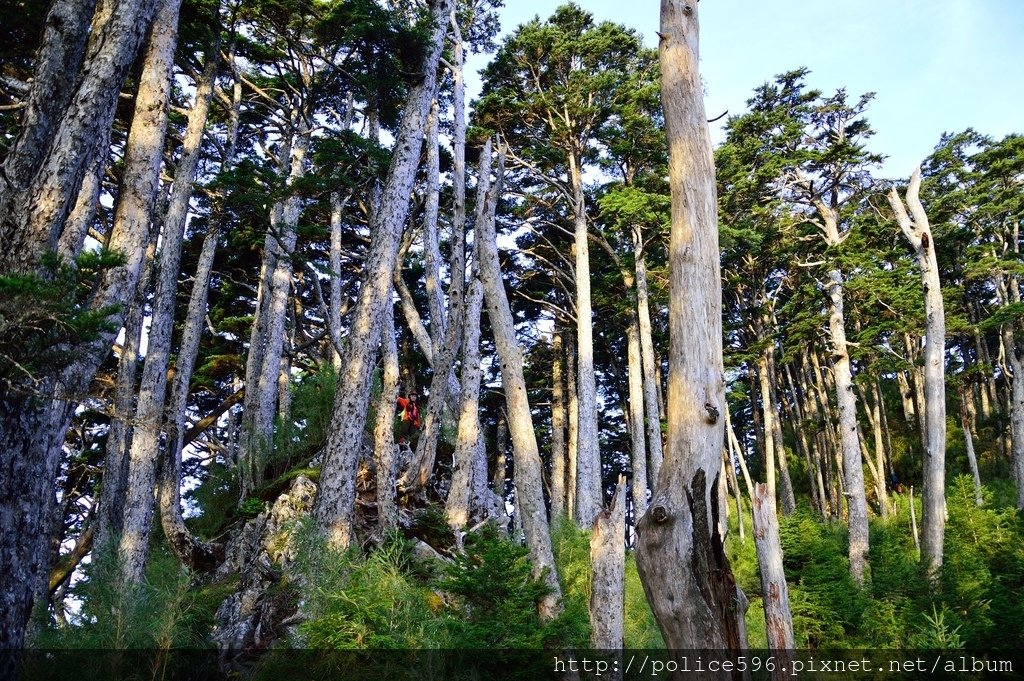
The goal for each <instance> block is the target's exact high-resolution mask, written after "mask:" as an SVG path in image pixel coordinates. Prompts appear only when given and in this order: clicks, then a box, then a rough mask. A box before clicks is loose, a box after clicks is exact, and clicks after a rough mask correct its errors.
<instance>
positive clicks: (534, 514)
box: [476, 141, 562, 621]
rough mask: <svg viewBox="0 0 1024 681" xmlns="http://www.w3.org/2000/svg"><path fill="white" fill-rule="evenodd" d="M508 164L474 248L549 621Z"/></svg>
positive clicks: (547, 548) (521, 505) (522, 513)
mask: <svg viewBox="0 0 1024 681" xmlns="http://www.w3.org/2000/svg"><path fill="white" fill-rule="evenodd" d="M490 156H491V145H490V141H488V143H487V144H486V145H484V149H483V152H482V156H481V163H480V177H479V179H478V182H480V183H486V184H488V185H489V184H490V183H489V178H490ZM504 162H505V155H504V150H503V149H502V150H500V151H499V153H498V164H497V170H496V172H495V175H496V177H497V179H496V181H495V183H494V185H493V186H489V187H485V188H484V191H483V195H484V196H486V197H487V214H486V217H485V219H484V220H482V221H481V222H479V223H477V225H476V248H477V253H478V254H479V268H480V279H481V282H482V283H483V288H484V296H485V299H486V303H487V316H488V318H489V319H490V322H491V328H492V330H493V332H494V344H495V349H496V350H497V355H498V362H499V364H500V366H501V381H502V384H503V386H504V391H505V403H506V404H507V406H508V415H509V418H508V425H509V431H510V434H511V436H512V452H513V458H514V462H515V487H516V505H517V506H516V511H517V514H518V515H519V517H520V518H521V521H522V524H523V532H524V534H525V537H526V546H527V548H528V549H529V555H530V562H531V565H532V568H533V575H534V577H536V578H538V579H541V580H543V582H544V583H545V584H547V586H548V587H549V589H550V592H549V593H548V594H547V595H546V596H544V597H543V598H541V600H540V603H539V604H538V612H539V614H540V616H541V619H542V620H544V621H548V620H551V619H553V618H555V617H557V616H558V614H559V613H560V612H561V610H562V603H561V600H562V590H561V587H560V585H559V583H558V575H557V573H556V571H555V564H554V555H553V554H552V552H551V536H550V530H549V527H548V519H547V511H546V509H545V507H544V490H543V480H542V472H541V459H540V450H539V448H538V447H537V435H536V432H535V431H534V429H533V415H532V412H531V409H530V401H529V397H528V394H527V391H526V381H525V380H524V378H523V353H522V350H521V349H520V347H519V344H518V342H517V341H516V333H515V320H514V319H513V317H512V310H511V308H510V307H509V304H508V296H507V295H506V293H505V284H504V282H503V281H502V277H501V267H500V265H499V262H498V246H497V243H496V234H495V219H494V214H495V210H496V209H497V202H498V196H499V195H500V193H501V182H502V175H503V173H504Z"/></svg>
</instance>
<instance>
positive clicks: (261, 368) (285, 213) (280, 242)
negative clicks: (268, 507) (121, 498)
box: [239, 108, 310, 499]
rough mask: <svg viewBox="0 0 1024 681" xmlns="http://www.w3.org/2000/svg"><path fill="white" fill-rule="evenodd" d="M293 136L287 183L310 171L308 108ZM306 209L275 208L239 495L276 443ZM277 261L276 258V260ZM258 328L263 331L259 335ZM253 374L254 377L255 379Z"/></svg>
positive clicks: (286, 155) (252, 483) (285, 154)
mask: <svg viewBox="0 0 1024 681" xmlns="http://www.w3.org/2000/svg"><path fill="white" fill-rule="evenodd" d="M291 127H292V133H291V134H292V139H291V141H290V144H288V145H285V147H284V149H283V150H282V152H281V158H280V165H281V167H282V169H287V173H288V179H287V185H288V186H289V187H291V186H293V185H294V184H295V183H296V182H297V181H299V180H300V179H301V178H302V177H303V176H304V175H305V172H306V170H305V164H306V153H307V151H308V149H309V141H310V130H309V126H308V124H307V122H306V121H305V120H304V113H303V112H301V111H300V110H299V109H298V108H293V109H292V120H291ZM301 212H302V201H301V199H300V197H299V196H297V195H294V194H293V195H291V196H289V197H288V198H287V199H285V200H284V201H282V202H279V203H275V204H274V206H273V208H272V209H271V213H270V231H269V232H268V233H267V238H266V243H265V246H264V268H265V269H264V270H263V271H264V273H265V274H266V275H267V276H266V277H264V278H263V279H262V281H261V285H262V284H265V285H266V288H265V289H263V290H261V291H260V293H261V294H262V295H261V296H260V297H259V301H258V303H257V310H258V313H259V316H258V318H257V319H256V321H255V322H254V323H253V324H254V329H253V342H252V343H250V347H249V351H250V353H252V352H253V349H254V348H255V347H256V345H254V344H253V343H255V344H258V345H259V347H258V349H257V350H258V352H257V354H256V356H255V357H253V358H252V361H251V362H250V363H249V364H247V366H246V385H245V390H246V399H245V406H244V413H245V415H246V417H245V420H244V421H243V424H242V439H241V447H240V452H239V454H240V457H241V460H240V465H239V468H240V475H239V498H240V499H245V498H247V497H248V496H249V495H250V494H251V493H252V492H253V491H254V490H255V489H256V487H258V486H259V485H260V484H262V482H263V471H264V468H265V466H266V458H267V455H268V454H269V453H270V451H271V448H272V446H273V439H274V415H275V407H276V406H277V404H278V398H279V396H280V390H279V385H280V384H279V381H280V373H281V357H282V352H283V348H284V339H285V324H286V320H287V316H288V301H289V298H290V297H291V290H292V274H293V271H292V252H293V251H294V250H295V242H296V238H297V235H296V228H297V226H298V222H299V216H300V215H301ZM271 263H272V264H271ZM257 331H261V332H262V337H260V338H258V339H257V338H255V336H256V333H257ZM250 374H252V378H253V379H254V382H253V383H250V382H249V380H250Z"/></svg>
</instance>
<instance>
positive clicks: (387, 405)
mask: <svg viewBox="0 0 1024 681" xmlns="http://www.w3.org/2000/svg"><path fill="white" fill-rule="evenodd" d="M380 323H381V338H380V342H381V351H382V355H383V357H382V364H383V371H382V372H381V374H382V375H381V389H380V398H379V399H378V400H377V422H376V424H375V425H374V429H373V453H374V460H375V461H376V463H377V520H378V523H379V524H380V529H381V532H386V531H387V530H389V529H391V528H394V527H397V526H398V505H397V504H396V502H395V488H396V486H397V478H398V460H397V457H396V456H395V454H396V452H395V407H396V405H397V404H398V380H399V378H400V371H399V367H398V341H397V340H396V339H395V309H394V306H393V305H386V304H385V305H384V307H383V308H382V309H381V321H380Z"/></svg>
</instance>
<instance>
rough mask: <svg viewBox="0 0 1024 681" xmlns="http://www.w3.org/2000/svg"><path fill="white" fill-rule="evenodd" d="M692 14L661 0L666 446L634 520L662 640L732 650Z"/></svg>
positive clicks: (712, 243) (708, 189)
mask: <svg viewBox="0 0 1024 681" xmlns="http://www.w3.org/2000/svg"><path fill="white" fill-rule="evenodd" d="M697 14H698V12H697V3H695V2H692V1H690V0H662V3H661V32H660V36H661V41H660V46H659V52H660V58H661V91H662V100H663V104H664V109H665V132H666V136H667V139H668V144H669V186H670V188H671V191H672V231H671V241H670V245H669V285H670V303H669V333H670V345H669V353H670V355H669V356H670V361H669V397H668V403H669V405H670V406H669V409H668V411H667V413H668V453H667V455H666V457H665V461H664V463H663V464H662V468H661V471H660V474H659V477H658V486H657V488H656V489H655V492H654V496H653V498H652V500H651V504H650V507H649V510H648V512H647V514H646V515H644V517H643V518H642V519H641V520H640V525H639V527H638V528H637V529H638V534H639V541H638V543H637V566H638V568H639V571H640V577H641V579H642V581H643V584H644V591H645V592H646V593H647V600H648V601H649V602H650V604H651V608H652V610H653V611H654V615H655V617H656V618H657V620H658V625H659V627H660V628H661V632H662V635H663V636H664V638H665V643H666V644H667V646H668V648H670V649H684V648H688V649H698V648H699V649H711V648H715V649H722V650H737V649H739V646H740V627H739V622H738V619H737V615H736V610H737V593H738V592H737V588H736V582H735V581H734V580H733V577H732V571H731V570H730V569H729V563H728V560H727V558H726V556H725V552H724V550H723V548H722V537H721V536H719V534H718V528H717V525H718V522H717V520H718V515H719V513H720V512H721V510H720V509H719V508H718V503H717V493H716V478H717V476H718V475H719V474H720V470H721V467H720V465H719V457H720V455H721V447H722V442H723V439H722V438H723V435H724V432H723V426H724V422H723V420H722V418H721V416H722V412H723V410H726V409H728V405H727V403H726V401H725V375H724V370H723V367H722V293H721V278H720V277H721V275H720V272H719V269H720V267H719V249H718V216H717V205H716V203H717V202H716V197H715V170H714V161H713V159H712V152H711V139H710V134H709V132H708V127H707V115H706V114H705V111H704V100H703V95H702V92H701V83H700V75H699V69H698V62H699V57H698V42H699V37H698V36H699V23H698V18H697ZM723 678H725V677H724V676H723Z"/></svg>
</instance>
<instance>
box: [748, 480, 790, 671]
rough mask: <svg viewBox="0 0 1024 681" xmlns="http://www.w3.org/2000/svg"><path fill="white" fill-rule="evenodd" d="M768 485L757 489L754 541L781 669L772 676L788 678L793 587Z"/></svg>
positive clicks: (773, 648) (769, 630)
mask: <svg viewBox="0 0 1024 681" xmlns="http://www.w3.org/2000/svg"><path fill="white" fill-rule="evenodd" d="M768 494H769V492H768V488H767V486H766V485H763V484H759V485H758V486H757V489H756V490H755V492H754V500H753V507H754V544H755V546H756V548H757V564H758V567H759V568H760V573H761V593H762V595H763V597H764V624H765V633H766V634H767V637H768V648H769V649H770V650H771V651H772V652H773V653H774V655H775V656H776V658H779V656H781V657H782V659H776V663H777V668H776V670H775V671H774V673H773V675H772V678H777V679H784V678H786V677H787V676H788V674H790V673H791V672H789V671H783V667H791V666H792V665H791V664H787V663H788V662H789V659H788V658H789V654H790V651H792V650H793V649H794V648H796V642H795V640H794V638H793V615H792V613H791V612H790V609H789V586H788V585H787V584H786V572H785V570H784V569H783V567H782V543H781V542H780V540H779V519H778V517H777V516H776V514H775V507H774V506H773V505H772V504H771V503H770V501H771V500H770V498H769V496H768Z"/></svg>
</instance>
